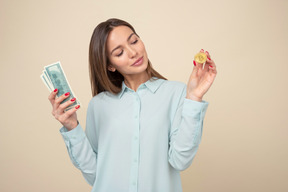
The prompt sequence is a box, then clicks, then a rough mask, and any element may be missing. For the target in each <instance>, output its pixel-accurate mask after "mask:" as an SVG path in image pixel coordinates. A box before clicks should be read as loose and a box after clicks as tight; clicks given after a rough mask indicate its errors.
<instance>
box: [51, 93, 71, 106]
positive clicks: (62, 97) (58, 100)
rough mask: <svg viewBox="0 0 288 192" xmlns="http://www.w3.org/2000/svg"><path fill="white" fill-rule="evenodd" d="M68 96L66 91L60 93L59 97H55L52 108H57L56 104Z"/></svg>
mask: <svg viewBox="0 0 288 192" xmlns="http://www.w3.org/2000/svg"><path fill="white" fill-rule="evenodd" d="M69 96H70V93H69V92H67V93H65V94H63V95H61V96H60V97H58V98H56V99H55V101H54V105H53V108H54V109H57V108H58V106H59V105H60V103H61V102H62V101H63V100H64V99H66V98H68V97H69Z"/></svg>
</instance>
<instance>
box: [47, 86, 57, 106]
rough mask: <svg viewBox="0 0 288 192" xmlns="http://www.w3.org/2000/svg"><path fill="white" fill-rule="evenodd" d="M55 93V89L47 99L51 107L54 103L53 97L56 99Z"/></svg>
mask: <svg viewBox="0 0 288 192" xmlns="http://www.w3.org/2000/svg"><path fill="white" fill-rule="evenodd" d="M57 93H58V89H55V90H54V91H52V92H51V93H50V95H49V96H48V99H49V101H50V103H51V104H52V105H53V104H54V102H55V97H56V95H57Z"/></svg>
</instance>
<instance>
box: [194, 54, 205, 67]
mask: <svg viewBox="0 0 288 192" xmlns="http://www.w3.org/2000/svg"><path fill="white" fill-rule="evenodd" d="M194 60H195V61H196V62H197V63H200V64H203V63H205V62H206V60H207V55H206V54H205V53H201V52H200V53H197V54H196V55H195V56H194Z"/></svg>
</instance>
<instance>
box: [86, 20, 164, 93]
mask: <svg viewBox="0 0 288 192" xmlns="http://www.w3.org/2000/svg"><path fill="white" fill-rule="evenodd" d="M117 26H127V27H129V28H130V29H131V30H132V31H133V32H134V33H135V34H136V35H137V33H136V31H135V29H134V28H133V27H132V25H130V24H129V23H127V22H126V21H123V20H120V19H108V20H107V21H105V22H102V23H100V24H99V25H98V26H97V27H96V28H95V29H94V32H93V34H92V37H91V41H90V46H89V73H90V82H91V90H92V95H93V96H95V95H97V94H98V93H101V92H102V91H109V92H111V93H114V94H117V93H119V92H120V91H121V88H122V81H123V80H124V77H123V75H121V74H120V73H119V72H118V71H117V70H116V71H115V72H111V71H109V70H108V64H109V60H108V57H107V55H106V41H107V37H108V35H109V33H110V32H111V31H112V30H113V28H114V27H117ZM137 36H138V35H137ZM146 71H147V73H148V76H149V78H151V77H157V78H159V79H166V78H165V77H163V76H162V75H160V74H159V73H158V72H157V71H155V70H154V69H153V67H152V65H151V62H150V61H149V59H148V66H147V69H146Z"/></svg>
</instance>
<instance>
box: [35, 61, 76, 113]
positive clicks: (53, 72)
mask: <svg viewBox="0 0 288 192" xmlns="http://www.w3.org/2000/svg"><path fill="white" fill-rule="evenodd" d="M40 78H41V79H42V81H43V83H44V84H45V85H46V87H47V88H48V90H49V91H50V92H52V91H53V90H54V89H56V88H57V89H58V93H57V97H59V96H61V95H63V94H65V93H67V92H69V93H70V95H69V97H68V98H66V99H65V100H63V101H62V102H61V104H62V103H64V102H66V101H68V100H70V99H72V98H74V97H75V94H74V93H73V91H72V89H71V87H70V85H69V82H68V80H67V78H66V75H65V73H64V70H63V68H62V66H61V63H60V61H58V62H56V63H53V64H51V65H47V66H45V67H44V71H43V72H42V74H41V75H40ZM75 98H76V97H75ZM76 105H80V102H79V100H78V99H77V98H76V102H74V103H73V104H71V105H70V106H68V107H67V108H66V109H65V111H67V110H69V109H71V108H73V107H75V106H76Z"/></svg>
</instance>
